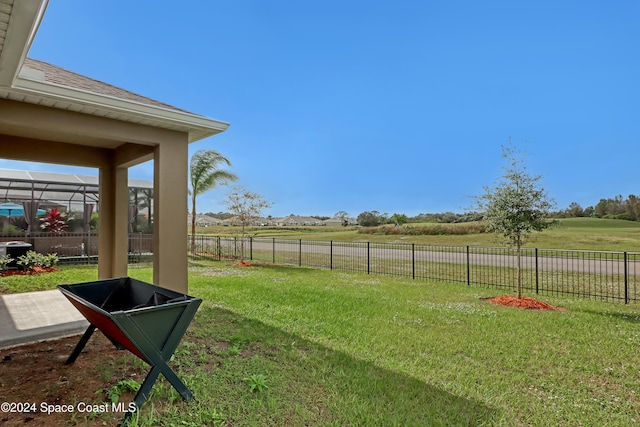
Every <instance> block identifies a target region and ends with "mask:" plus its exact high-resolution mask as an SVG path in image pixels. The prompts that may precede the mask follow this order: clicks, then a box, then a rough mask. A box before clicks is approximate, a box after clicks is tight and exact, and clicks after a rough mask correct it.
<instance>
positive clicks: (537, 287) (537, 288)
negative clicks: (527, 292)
mask: <svg viewBox="0 0 640 427" xmlns="http://www.w3.org/2000/svg"><path fill="white" fill-rule="evenodd" d="M539 292H540V289H539V282H538V248H536V294H538V293H539Z"/></svg>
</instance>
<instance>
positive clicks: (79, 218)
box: [0, 169, 153, 262]
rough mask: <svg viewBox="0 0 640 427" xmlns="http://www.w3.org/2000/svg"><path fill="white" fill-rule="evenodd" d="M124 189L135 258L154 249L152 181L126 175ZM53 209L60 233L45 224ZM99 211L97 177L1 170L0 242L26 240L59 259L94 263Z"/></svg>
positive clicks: (36, 249)
mask: <svg viewBox="0 0 640 427" xmlns="http://www.w3.org/2000/svg"><path fill="white" fill-rule="evenodd" d="M128 187H129V212H128V213H129V218H128V221H129V254H130V258H133V259H134V260H135V259H140V258H142V257H143V256H144V255H145V254H148V255H150V254H151V253H152V216H151V215H150V212H153V182H151V181H144V180H135V179H129V180H128ZM3 206H4V207H6V208H5V209H3ZM54 210H57V211H58V212H59V213H60V214H61V215H62V220H63V222H64V231H63V232H52V231H51V230H47V229H46V227H43V225H44V224H45V221H46V220H47V218H48V213H51V212H52V211H54ZM99 212H100V200H99V182H98V176H91V175H78V174H62V173H53V172H43V171H26V170H10V169H0V242H8V241H24V242H27V243H29V244H31V245H32V247H33V250H35V251H36V252H40V253H45V254H46V253H56V254H57V255H58V257H59V258H60V259H61V261H63V262H64V261H74V262H78V261H81V262H93V261H95V260H96V258H97V255H98V232H99V216H100V215H99Z"/></svg>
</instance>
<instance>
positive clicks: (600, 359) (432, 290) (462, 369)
mask: <svg viewBox="0 0 640 427" xmlns="http://www.w3.org/2000/svg"><path fill="white" fill-rule="evenodd" d="M89 271H90V270H88V269H86V268H72V267H64V269H63V272H61V273H60V274H62V275H64V276H54V275H53V274H52V275H44V276H42V277H46V276H48V277H49V285H48V286H47V285H46V281H45V280H42V281H41V283H42V285H41V286H42V287H45V288H46V287H48V288H51V287H53V286H54V285H55V284H56V282H58V279H59V278H61V277H64V278H65V279H67V278H70V279H73V278H74V277H76V275H77V277H78V280H71V281H72V282H73V281H80V280H93V278H91V277H89V278H88V276H90V273H89ZM55 274H58V273H55ZM129 274H130V275H131V276H132V277H136V278H139V279H141V280H145V281H150V280H151V274H152V273H151V269H150V268H149V267H148V266H144V265H132V266H131V268H130V271H129ZM30 279H31V278H30V277H24V276H23V277H18V278H15V279H14V280H16V281H21V280H22V281H23V283H24V282H28V281H29V280H30ZM495 292H496V291H495V290H489V289H484V288H474V287H467V286H465V285H461V284H448V283H441V282H425V281H411V280H402V279H395V278H390V277H376V276H369V275H365V274H355V273H344V272H336V271H326V270H311V269H304V268H288V267H279V266H258V267H233V266H231V265H230V264H227V263H222V262H211V261H191V264H190V294H192V295H195V296H198V297H201V298H203V300H204V302H203V304H202V306H201V307H200V309H199V311H198V314H197V315H196V318H195V320H194V322H193V323H192V325H191V327H190V329H189V330H188V332H187V334H186V336H185V338H184V339H183V342H182V343H181V344H180V346H179V347H178V350H177V351H176V354H175V359H174V361H173V362H172V363H171V364H172V366H173V367H174V369H176V371H177V372H178V374H179V376H180V377H181V378H182V379H183V380H184V381H185V383H186V384H187V385H188V387H189V388H190V389H191V390H192V391H193V392H194V394H195V396H196V399H197V400H196V401H194V402H192V403H189V404H186V403H183V402H182V401H181V400H180V398H179V396H178V395H177V393H175V392H174V391H173V389H172V388H171V387H170V386H169V385H168V383H167V382H166V381H165V380H164V379H162V380H159V381H158V382H157V383H156V385H155V386H154V389H153V393H152V396H151V398H150V400H149V401H148V402H147V403H146V404H145V406H144V407H143V410H142V411H141V413H140V414H139V415H138V416H137V417H136V418H134V423H133V425H141V426H178V425H187V426H200V425H221V426H225V425H233V426H266V425H278V426H282V425H288V426H298V425H314V426H315V425H317V426H325V425H330V426H344V425H381V426H382V425H384V426H387V425H390V426H394V425H397V426H407V425H414V426H458V425H460V426H478V425H487V426H494V425H495V426H514V425H533V426H549V425H558V426H576V425H585V426H592V425H598V426H600V425H607V426H627V425H633V424H637V423H639V422H640V376H639V374H638V367H639V366H640V352H638V351H637V350H638V348H639V346H640V332H639V331H638V326H639V322H640V312H638V307H637V306H635V305H631V306H623V305H615V304H611V303H599V302H596V301H585V300H573V299H571V300H570V299H556V298H546V301H547V302H550V303H552V304H554V305H556V306H560V307H562V308H564V311H545V312H541V311H527V310H520V309H514V308H506V307H501V306H494V305H491V304H488V303H487V302H486V301H484V300H482V298H485V297H490V296H495V295H496V294H495ZM128 356H129V358H126V357H123V358H122V359H121V361H120V362H116V363H124V364H129V365H131V364H132V363H135V361H132V359H133V358H134V357H133V356H131V355H128ZM111 371H112V372H119V370H118V369H115V368H113V369H111ZM123 379H125V378H113V379H112V380H113V381H112V382H113V383H114V384H115V383H116V382H118V381H120V380H123ZM126 379H129V378H126ZM96 399H97V400H100V399H104V396H103V395H102V394H98V395H96ZM63 403H64V402H63ZM84 417H85V415H83V414H75V416H74V418H73V422H74V423H77V424H76V425H83V424H82V423H83V422H84V421H83V419H84ZM86 417H87V418H88V419H90V420H94V419H95V416H92V415H86ZM92 417H93V418H92ZM98 420H99V417H98ZM92 422H93V421H92ZM71 425H73V424H71Z"/></svg>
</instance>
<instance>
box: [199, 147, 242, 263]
mask: <svg viewBox="0 0 640 427" xmlns="http://www.w3.org/2000/svg"><path fill="white" fill-rule="evenodd" d="M223 164H226V165H227V166H231V162H230V161H229V159H227V158H226V157H224V156H223V155H222V154H220V153H218V152H217V151H215V150H198V151H196V153H195V154H194V155H193V157H191V165H190V171H189V173H190V179H191V191H190V194H191V253H192V254H193V253H195V251H196V197H197V196H198V195H200V194H202V193H204V192H206V191H209V190H211V189H212V188H214V187H215V186H216V185H218V184H226V183H227V182H229V181H237V180H238V177H237V176H236V175H235V174H233V173H231V172H229V171H226V170H221V169H220V166H221V165H223Z"/></svg>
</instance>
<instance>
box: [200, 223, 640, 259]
mask: <svg viewBox="0 0 640 427" xmlns="http://www.w3.org/2000/svg"><path fill="white" fill-rule="evenodd" d="M413 225H414V224H409V225H408V226H413ZM415 225H419V226H428V225H429V224H415ZM462 225H464V224H462ZM188 232H189V233H190V232H191V231H190V230H189V231H188ZM234 233H239V231H238V230H236V227H208V228H198V229H197V231H196V234H214V235H223V234H234ZM248 234H249V235H253V236H259V237H277V238H288V239H303V240H333V241H336V242H353V241H359V242H364V241H370V242H375V243H409V244H410V243H416V244H427V245H450V246H467V245H469V246H499V244H498V243H497V242H496V240H495V239H494V237H493V235H492V234H490V233H479V234H467V235H436V236H385V235H375V234H360V233H358V232H357V228H356V227H347V228H344V227H320V226H318V227H297V228H296V227H268V228H265V227H253V228H250V229H249V231H248ZM526 246H527V247H530V248H535V247H537V248H541V249H568V250H569V249H574V250H593V251H627V252H640V222H635V221H624V220H616V219H601V218H567V219H562V220H560V222H559V224H558V226H556V227H553V228H551V229H549V230H546V231H544V232H543V233H535V234H533V235H532V238H531V240H530V241H529V242H528V243H527V244H526Z"/></svg>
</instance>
